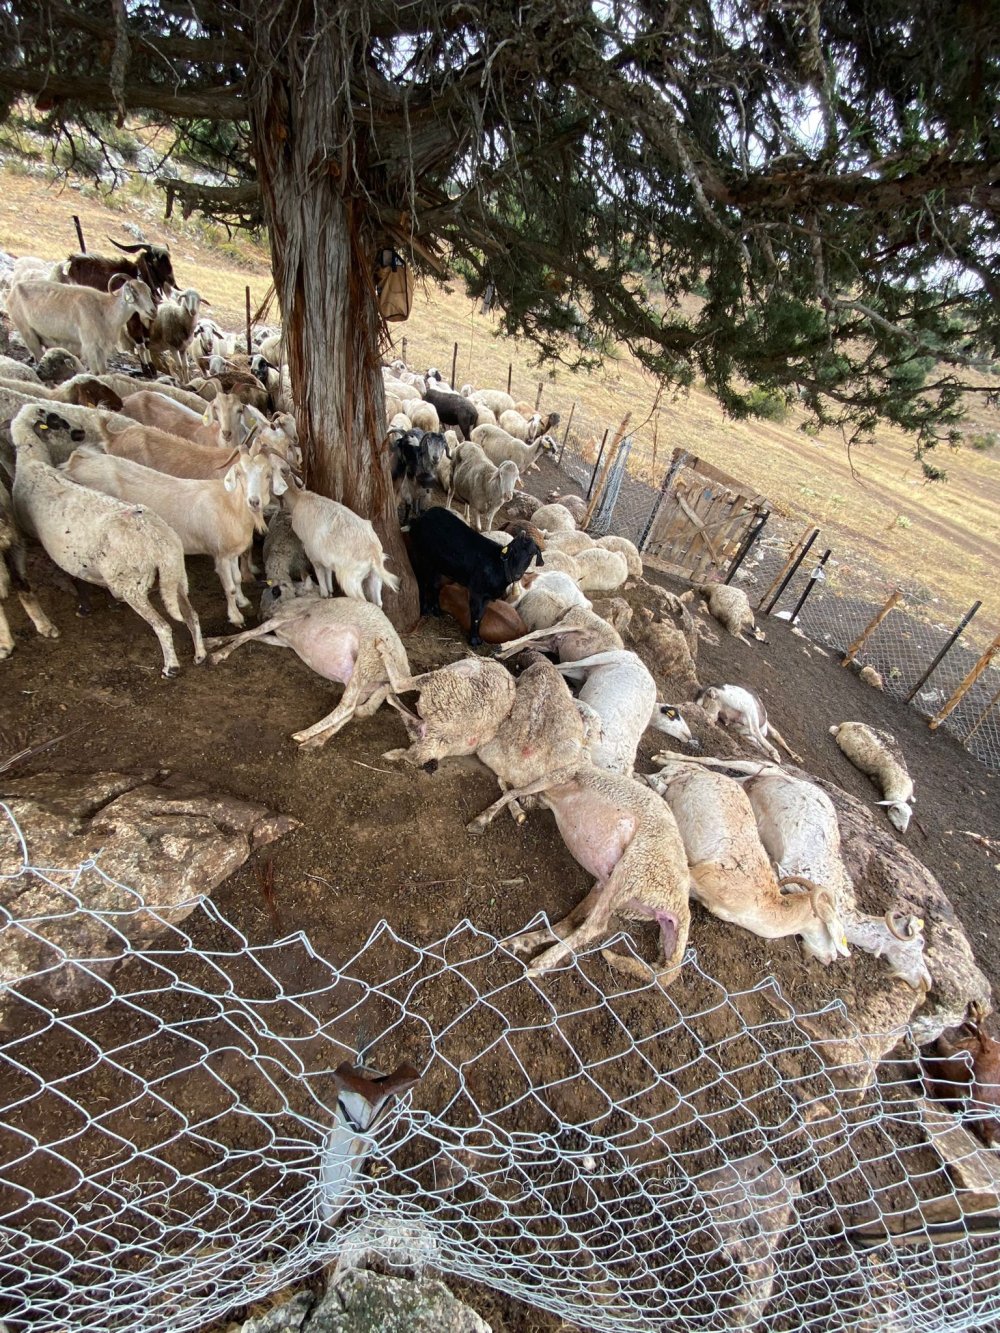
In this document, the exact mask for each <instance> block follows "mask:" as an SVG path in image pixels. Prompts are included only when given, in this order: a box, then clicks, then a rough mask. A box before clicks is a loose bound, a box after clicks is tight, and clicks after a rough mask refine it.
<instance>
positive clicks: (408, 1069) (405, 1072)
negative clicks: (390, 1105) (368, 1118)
mask: <svg viewBox="0 0 1000 1333" xmlns="http://www.w3.org/2000/svg"><path fill="white" fill-rule="evenodd" d="M333 1077H334V1079H335V1081H336V1082H337V1083H338V1084H339V1085H340V1086H341V1087H342V1088H343V1089H345V1090H347V1091H350V1092H356V1093H357V1094H358V1096H360V1097H363V1098H364V1099H365V1101H366V1102H368V1103H369V1105H370V1106H371V1108H372V1110H373V1111H376V1110H377V1109H378V1108H379V1106H381V1105H382V1103H383V1102H384V1101H385V1100H386V1099H387V1098H389V1097H399V1096H400V1095H401V1094H402V1093H404V1092H406V1091H407V1089H409V1088H412V1087H413V1085H414V1084H415V1083H416V1082H417V1081H418V1080H419V1078H420V1074H419V1072H418V1070H416V1069H415V1068H414V1066H413V1065H411V1064H401V1065H398V1066H397V1067H396V1068H395V1069H394V1070H393V1071H392V1073H391V1074H376V1075H375V1077H374V1078H371V1077H368V1076H367V1075H365V1074H364V1073H362V1071H361V1070H360V1069H358V1068H357V1067H356V1066H355V1065H350V1064H348V1063H347V1061H346V1060H345V1061H344V1063H343V1064H339V1065H338V1066H337V1068H336V1069H335V1070H334V1071H333Z"/></svg>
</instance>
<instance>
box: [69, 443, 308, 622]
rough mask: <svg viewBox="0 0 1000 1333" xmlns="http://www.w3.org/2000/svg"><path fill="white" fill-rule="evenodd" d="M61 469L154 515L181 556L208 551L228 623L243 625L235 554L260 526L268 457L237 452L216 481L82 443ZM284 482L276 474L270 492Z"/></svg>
mask: <svg viewBox="0 0 1000 1333" xmlns="http://www.w3.org/2000/svg"><path fill="white" fill-rule="evenodd" d="M65 470H66V474H67V475H68V476H69V477H71V478H72V479H73V480H74V481H77V482H79V483H80V484H81V485H82V486H91V487H93V488H94V489H95V490H98V491H103V492H104V493H105V494H106V495H113V496H115V497H116V498H117V499H119V500H127V501H129V502H131V503H132V504H143V505H146V506H147V507H148V508H149V509H151V510H152V511H153V512H154V513H157V514H159V515H160V517H161V518H162V519H163V520H164V521H165V522H166V523H168V524H169V525H170V527H171V528H173V530H174V531H175V532H176V533H177V535H178V536H179V537H180V539H181V545H182V547H183V549H184V553H185V555H209V556H211V557H212V558H213V560H214V561H215V572H216V573H217V574H218V576H219V582H220V583H221V584H222V588H223V591H224V593H225V595H226V611H227V615H228V618H229V623H230V624H231V625H242V624H244V620H243V616H242V615H241V613H240V610H239V608H240V607H247V606H249V605H250V603H249V601H248V600H247V598H246V597H244V595H243V590H242V588H241V586H240V573H239V558H240V556H241V555H242V554H243V552H244V551H245V550H246V549H247V548H248V547H249V546H250V544H251V542H252V541H253V534H254V530H255V529H256V530H257V531H259V532H263V531H264V507H265V506H266V505H267V503H268V500H269V499H270V493H271V484H272V465H271V462H270V460H269V459H268V458H267V457H265V456H263V455H258V456H257V457H251V456H250V455H249V454H240V455H239V457H238V458H237V459H236V461H235V462H234V463H233V464H232V466H231V467H230V468H229V470H228V471H227V472H226V474H225V476H224V477H222V479H221V480H197V481H193V480H190V479H188V478H184V477H171V476H168V475H167V474H166V473H163V472H155V471H154V470H153V469H152V468H148V467H143V466H142V464H140V463H133V462H132V461H131V459H128V458H113V457H111V456H110V455H107V454H100V453H98V452H97V451H96V450H94V449H89V448H85V449H78V450H77V451H76V453H75V454H73V455H71V456H70V458H69V460H68V462H67V463H66V465H65ZM285 485H286V483H285V481H284V479H283V478H282V477H281V476H280V475H279V476H278V477H277V478H276V479H275V481H274V491H275V494H276V495H280V494H281V493H282V492H283V491H284V489H285Z"/></svg>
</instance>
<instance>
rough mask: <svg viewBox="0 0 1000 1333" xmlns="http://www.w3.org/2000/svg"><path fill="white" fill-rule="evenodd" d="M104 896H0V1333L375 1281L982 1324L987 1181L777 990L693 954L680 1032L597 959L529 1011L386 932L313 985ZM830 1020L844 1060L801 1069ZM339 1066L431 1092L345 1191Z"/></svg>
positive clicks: (11, 884) (716, 1322) (829, 1323)
mask: <svg viewBox="0 0 1000 1333" xmlns="http://www.w3.org/2000/svg"><path fill="white" fill-rule="evenodd" d="M3 836H4V840H5V844H6V843H10V842H11V840H12V839H13V838H15V837H17V836H19V835H18V834H17V832H16V830H12V829H11V828H10V826H9V825H7V826H5V828H4V830H3ZM98 880H100V881H102V884H103V886H104V887H106V886H107V881H106V878H105V877H104V876H102V874H101V871H100V869H99V868H98V867H97V866H96V865H95V864H94V863H93V862H89V863H86V864H85V865H84V866H82V867H79V868H76V869H70V870H60V869H53V868H49V869H39V868H33V867H32V866H31V864H30V859H29V853H26V854H25V859H24V864H23V866H22V868H21V869H20V870H19V871H18V872H17V873H16V874H13V875H6V876H4V883H3V885H2V887H3V889H4V899H3V900H4V901H5V902H7V903H14V904H15V905H17V907H18V913H17V916H16V917H15V916H14V915H12V913H11V912H10V911H9V910H6V909H5V911H4V913H3V918H2V929H0V948H2V950H3V951H4V956H5V957H10V956H11V951H12V950H14V951H16V950H17V948H18V946H19V944H21V943H26V945H27V946H28V948H29V949H30V950H31V951H32V955H33V956H36V952H35V951H40V953H38V954H37V956H38V957H39V965H38V966H37V967H36V968H35V970H34V971H33V972H32V973H31V974H30V975H26V976H22V977H21V978H20V979H19V981H18V983H17V986H16V988H14V987H12V986H11V985H9V984H8V985H5V987H4V988H3V991H2V998H3V1001H4V1005H5V1012H6V1028H5V1031H4V1032H3V1036H2V1044H0V1068H2V1075H0V1107H2V1109H0V1235H2V1248H0V1319H2V1320H3V1322H4V1324H5V1326H6V1328H7V1329H8V1330H10V1333H14V1331H15V1330H16V1331H17V1333H21V1331H22V1330H24V1331H26V1330H28V1329H31V1330H33V1331H35V1330H45V1331H47V1333H48V1331H51V1333H55V1330H57V1329H59V1330H74V1331H76V1330H79V1331H81V1333H83V1331H84V1330H86V1331H87V1333H89V1331H90V1330H93V1331H94V1333H97V1330H126V1329H128V1330H140V1331H143V1333H146V1331H148V1333H153V1330H157V1331H159V1330H162V1329H163V1328H165V1327H168V1328H170V1329H171V1330H176V1331H180V1330H187V1329H196V1328H198V1327H201V1326H203V1325H205V1324H208V1323H210V1322H212V1321H213V1320H217V1319H219V1318H222V1317H223V1316H224V1315H225V1314H226V1312H227V1311H229V1310H231V1309H232V1308H233V1307H235V1306H238V1305H244V1304H247V1303H248V1302H250V1301H252V1300H254V1299H257V1298H259V1297H262V1296H264V1295H265V1294H267V1293H268V1292H270V1291H273V1290H275V1289H277V1288H279V1287H282V1286H284V1285H286V1284H288V1283H289V1282H292V1281H294V1280H295V1279H296V1278H298V1277H301V1276H302V1275H303V1274H304V1273H305V1271H306V1270H307V1269H308V1268H309V1267H310V1266H311V1265H313V1264H314V1263H316V1262H317V1261H325V1260H330V1259H334V1258H339V1259H341V1260H344V1259H350V1258H351V1257H352V1256H357V1255H359V1254H363V1253H372V1252H373V1253H375V1254H377V1255H380V1256H381V1257H382V1258H383V1259H384V1260H385V1261H387V1262H389V1263H391V1264H396V1265H401V1266H413V1267H418V1268H427V1267H431V1268H433V1269H435V1270H437V1271H439V1272H442V1273H444V1274H453V1275H458V1276H462V1277H466V1278H470V1279H474V1280H475V1281H478V1282H481V1283H485V1284H487V1285H490V1286H492V1287H495V1288H498V1289H500V1290H502V1291H505V1292H508V1293H510V1294H511V1295H513V1296H515V1297H519V1298H521V1299H522V1300H525V1301H527V1302H528V1303H530V1304H532V1305H535V1306H540V1307H542V1308H545V1309H547V1310H549V1311H552V1312H554V1313H555V1314H557V1315H559V1316H561V1317H562V1318H563V1319H565V1320H567V1321H569V1322H571V1323H572V1324H574V1325H577V1326H580V1327H583V1328H589V1329H600V1330H607V1331H608V1333H612V1330H613V1331H614V1333H618V1331H619V1330H623V1329H625V1330H635V1331H636V1333H639V1331H648V1333H653V1331H654V1330H656V1333H662V1330H663V1329H664V1328H668V1327H678V1326H683V1327H684V1328H686V1329H704V1330H720V1331H721V1330H729V1329H733V1328H752V1327H757V1326H761V1325H763V1326H766V1327H767V1328H769V1329H775V1330H799V1329H815V1330H820V1329H822V1330H824V1333H825V1331H826V1330H834V1331H836V1330H848V1329H850V1330H862V1329H864V1330H885V1331H886V1333H889V1331H890V1330H892V1333H896V1331H897V1330H900V1329H912V1330H928V1333H930V1330H934V1333H941V1330H959V1329H972V1328H983V1327H985V1326H986V1325H987V1324H988V1322H989V1321H990V1320H992V1319H994V1318H996V1317H997V1316H998V1315H1000V1282H998V1277H1000V1250H998V1248H997V1244H998V1242H997V1240H996V1238H995V1237H990V1236H988V1235H985V1236H975V1235H973V1234H971V1233H970V1232H969V1230H968V1229H966V1228H965V1227H964V1226H963V1225H961V1224H959V1223H960V1220H961V1218H962V1214H963V1212H966V1211H969V1210H970V1209H973V1208H974V1209H977V1210H979V1211H981V1210H982V1209H983V1208H984V1207H988V1206H990V1205H989V1204H987V1203H984V1200H985V1199H987V1198H995V1196H996V1195H997V1193H998V1192H1000V1172H998V1171H997V1168H996V1166H995V1159H994V1158H991V1156H990V1155H989V1154H988V1152H987V1151H986V1150H985V1149H982V1148H981V1147H980V1146H978V1145H977V1141H976V1140H975V1139H973V1138H972V1137H971V1135H970V1134H969V1133H968V1130H967V1129H965V1128H963V1127H961V1126H960V1125H959V1124H958V1122H957V1119H956V1118H955V1117H952V1116H949V1115H947V1114H946V1113H944V1112H942V1111H940V1110H935V1109H933V1108H930V1107H928V1106H927V1105H926V1104H921V1103H918V1102H917V1101H915V1099H914V1092H915V1089H914V1083H913V1067H912V1066H911V1065H910V1064H909V1062H908V1059H907V1057H906V1052H905V1051H904V1052H903V1055H902V1056H901V1057H900V1060H899V1061H898V1062H895V1063H893V1062H891V1061H883V1062H882V1063H881V1064H880V1065H879V1066H878V1068H877V1070H876V1068H875V1067H874V1066H872V1065H870V1064H865V1062H864V1061H862V1062H861V1063H860V1064H859V1063H858V1058H857V1051H858V1050H859V1049H861V1047H859V1046H858V1045H857V1043H856V1042H854V1041H853V1039H852V1034H851V1028H850V1022H849V1019H848V1017H847V1011H846V1010H845V1009H844V1006H843V1005H840V1004H836V1005H834V1006H833V1007H832V1008H831V1009H829V1010H824V1011H819V1012H816V1013H811V1014H798V1015H795V1014H794V1013H793V1011H792V1010H791V1009H790V1006H788V1004H787V1003H786V1002H784V1001H783V999H782V997H781V996H780V994H779V993H778V991H777V987H776V983H775V982H774V980H773V979H772V978H768V977H764V978H762V979H761V981H760V984H759V985H757V986H755V987H754V988H753V989H751V990H748V991H743V992H738V993H727V991H726V989H725V987H724V986H723V985H721V984H720V983H718V982H716V981H714V980H713V979H712V978H711V977H708V976H707V975H706V974H705V973H703V972H702V971H701V970H700V969H699V967H698V963H697V960H696V959H695V958H694V957H693V956H692V955H690V954H689V956H688V959H687V961H686V964H685V966H686V968H687V969H688V977H689V978H693V979H694V980H696V981H697V983H698V986H697V994H698V995H699V996H701V997H702V998H701V1000H700V1001H699V1003H698V1004H696V1005H695V1006H694V1007H693V1009H692V1010H691V1011H690V1012H681V1010H680V1009H679V1008H678V1007H677V1005H676V1003H675V1002H674V1001H673V1000H672V999H671V998H670V996H669V994H664V993H663V992H662V991H660V990H659V989H658V988H657V987H655V986H654V985H652V984H650V985H649V986H643V985H635V984H632V985H629V986H626V987H625V988H622V987H621V984H620V982H616V983H615V984H613V985H609V984H608V983H607V981H606V978H607V976H608V975H609V974H608V973H607V970H606V969H605V968H602V965H601V963H600V960H599V957H598V956H597V955H586V956H583V957H581V958H580V959H579V960H578V961H577V962H576V963H575V964H574V966H573V967H572V968H569V969H566V970H564V971H563V972H561V973H560V974H559V975H558V977H557V978H555V979H553V978H545V979H543V981H541V982H536V981H534V980H532V979H531V978H529V977H528V976H527V975H526V972H525V967H524V964H523V962H521V961H520V960H518V959H516V958H515V957H514V956H513V955H512V954H511V953H510V951H509V950H508V949H507V948H506V947H505V946H504V944H503V943H502V942H501V941H500V940H498V939H496V938H494V937H493V936H491V935H489V934H485V933H483V932H482V931H479V930H477V929H475V928H474V927H473V926H472V925H471V924H470V923H469V922H468V921H466V922H462V923H461V924H459V925H457V926H455V928H454V929H452V930H451V931H449V932H448V933H447V934H445V935H444V936H443V937H442V938H440V939H437V940H433V941H431V942H425V943H423V944H420V945H418V944H415V943H413V942H411V941H408V940H406V939H403V938H400V937H399V936H398V935H397V934H396V933H394V932H393V930H392V929H391V928H390V927H389V926H388V925H387V924H385V923H384V922H383V923H382V924H381V925H380V926H379V927H378V929H376V930H375V931H374V933H373V934H372V935H371V936H370V937H369V939H368V940H367V941H366V942H365V944H364V945H363V947H362V948H361V949H359V950H358V952H357V953H356V954H355V956H354V957H352V958H349V959H345V960H340V961H339V962H338V963H337V964H336V965H334V963H332V962H330V961H329V960H326V959H324V958H322V957H320V956H319V955H318V954H317V953H316V951H315V950H314V949H313V948H312V946H311V945H310V942H309V940H308V939H307V938H306V936H305V935H303V934H301V933H300V934H297V935H294V936H292V937H289V938H287V939H283V940H281V941H278V942H276V943H268V944H263V945H261V944H257V945H254V944H251V943H250V942H249V941H248V940H247V939H246V938H245V937H244V936H243V935H241V934H240V932H239V931H238V930H236V929H235V928H234V927H233V926H232V925H231V924H230V923H228V922H227V921H226V920H225V919H224V918H223V917H222V916H221V915H220V913H219V912H218V910H217V909H216V908H215V907H214V906H213V904H212V903H211V901H209V900H197V901H196V902H195V903H194V904H193V908H192V910H191V912H190V914H189V915H188V916H186V917H185V919H184V921H183V923H182V924H171V920H170V918H169V916H164V917H163V918H162V921H161V924H162V930H161V932H160V934H159V935H158V936H157V937H156V938H155V939H154V940H153V941H152V943H150V944H149V945H148V946H147V947H144V948H141V949H132V948H130V947H129V945H128V943H127V941H128V938H129V936H130V934H132V929H131V924H130V923H129V922H127V921H126V918H127V917H130V916H132V915H134V914H138V913H142V914H144V918H145V921H146V924H147V926H148V925H149V924H150V923H153V924H155V922H156V919H157V913H156V907H155V904H148V903H145V902H143V900H142V897H141V894H139V893H138V892H137V891H136V890H135V889H132V888H130V887H128V886H122V885H118V886H113V887H115V888H117V889H119V890H120V892H121V899H120V900H121V902H122V906H121V908H120V909H116V910H106V911H103V912H101V913H99V914H95V913H93V912H92V911H90V910H88V908H87V907H86V902H87V901H88V898H89V897H90V896H91V893H92V890H93V888H94V885H95V883H96V881H98ZM43 886H44V888H45V891H46V893H47V894H48V895H49V909H48V911H47V913H46V914H44V915H39V914H37V913H36V914H32V901H33V894H34V893H35V890H36V889H38V888H40V887H43ZM52 893H56V894H57V895H58V896H59V899H60V901H61V902H62V904H63V906H62V909H61V910H59V911H53V910H52V907H51V901H52V900H51V894H52ZM36 901H37V899H36ZM67 920H70V921H72V922H79V925H80V935H79V938H80V939H81V941H87V940H90V941H93V940H96V939H104V940H106V941H107V943H106V944H105V945H103V946H102V947H100V948H93V947H91V948H89V949H88V950H87V952H86V954H84V953H83V949H84V948H86V945H83V946H82V948H81V956H79V957H69V956H67V954H66V952H65V950H64V949H61V948H59V947H57V946H56V945H54V944H49V943H47V942H46V941H47V940H48V938H49V936H50V935H51V934H52V933H53V927H54V926H55V925H59V926H62V925H65V923H66V921H67ZM58 937H59V938H61V939H65V935H64V934H62V933H61V932H60V934H59V936H58ZM619 947H626V948H628V947H630V946H629V945H628V943H627V941H626V942H625V943H624V944H623V945H620V946H619ZM609 991H610V993H609ZM834 1010H835V1011H836V1017H837V1024H838V1030H839V1031H840V1032H841V1033H842V1034H845V1035H844V1036H843V1037H842V1045H841V1046H840V1047H839V1049H841V1050H842V1051H843V1058H842V1059H841V1058H839V1057H838V1056H837V1054H836V1050H837V1049H838V1047H837V1043H834V1044H833V1047H832V1054H831V1048H830V1046H829V1043H828V1044H827V1048H826V1051H825V1055H824V1056H823V1057H822V1058H821V1056H820V1054H819V1053H818V1049H817V1043H816V1041H815V1040H814V1039H813V1038H812V1037H810V1035H809V1033H810V1032H815V1030H816V1024H817V1023H822V1022H823V1020H824V1015H829V1014H832V1013H833V1012H834ZM854 1035H856V1036H858V1037H859V1038H860V1034H854ZM895 1035H898V1036H902V1035H903V1034H902V1033H899V1034H895ZM889 1044H891V1043H886V1042H883V1043H882V1048H883V1049H885V1048H887V1046H888V1045H889ZM359 1055H363V1058H364V1060H365V1062H366V1063H367V1064H368V1065H369V1066H372V1067H375V1068H381V1069H384V1070H388V1069H391V1068H393V1067H394V1066H395V1065H397V1064H398V1063H399V1062H401V1061H404V1060H405V1061H409V1062H412V1063H413V1064H415V1065H416V1066H417V1067H418V1069H419V1070H420V1071H421V1079H420V1081H419V1083H418V1084H417V1086H416V1088H415V1089H413V1091H412V1092H411V1093H409V1094H408V1095H407V1096H406V1097H405V1098H404V1099H403V1100H401V1101H399V1102H397V1103H395V1104H394V1106H393V1108H392V1110H391V1112H390V1114H389V1115H388V1116H387V1117H386V1118H385V1119H383V1120H381V1121H380V1122H379V1124H378V1126H377V1129H375V1130H373V1131H372V1132H371V1134H363V1133H362V1134H359V1135H358V1136H357V1139H356V1150H355V1156H354V1158H353V1159H352V1161H351V1163H350V1169H349V1170H348V1171H347V1172H346V1173H345V1171H344V1170H343V1169H342V1168H343V1165H344V1163H343V1156H342V1135H343V1129H344V1122H343V1119H342V1114H341V1110H340V1108H339V1107H338V1101H337V1091H336V1087H335V1080H334V1077H333V1070H334V1069H335V1068H336V1066H337V1065H338V1064H339V1063H340V1062H341V1061H342V1060H343V1059H344V1058H345V1057H346V1058H348V1059H351V1060H357V1059H358V1057H359ZM353 1132H354V1131H353V1130H352V1134H353ZM338 1135H340V1136H341V1137H340V1139H338ZM945 1138H947V1140H948V1142H947V1144H944V1145H943V1140H944V1139H945ZM338 1144H339V1145H340V1146H339V1147H338ZM991 1173H992V1174H991ZM972 1180H975V1181H977V1182H978V1186H977V1189H978V1193H976V1194H975V1198H974V1199H973V1195H972V1193H971V1192H970V1189H969V1182H970V1181H972ZM949 1223H952V1224H955V1225H954V1227H953V1229H954V1231H955V1235H954V1236H952V1237H951V1238H950V1239H948V1238H947V1237H944V1238H942V1237H941V1236H940V1235H936V1234H935V1229H936V1228H937V1229H940V1227H941V1225H942V1224H945V1225H947V1224H949ZM858 1227H861V1228H867V1230H866V1231H864V1232H863V1234H862V1237H861V1238H860V1239H859V1236H858V1234H856V1233H855V1232H853V1231H852V1228H858ZM887 1232H893V1233H901V1232H905V1233H907V1234H906V1236H905V1237H903V1238H902V1239H904V1240H905V1242H906V1243H905V1245H903V1244H893V1243H890V1242H889V1241H888V1240H887V1239H886V1234H887ZM943 1240H947V1241H948V1243H947V1244H945V1243H943ZM935 1242H936V1243H935Z"/></svg>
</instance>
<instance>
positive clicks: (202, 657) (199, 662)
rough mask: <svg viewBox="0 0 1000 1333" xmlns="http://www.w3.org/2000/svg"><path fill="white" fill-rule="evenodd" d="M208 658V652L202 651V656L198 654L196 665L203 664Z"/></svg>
mask: <svg viewBox="0 0 1000 1333" xmlns="http://www.w3.org/2000/svg"><path fill="white" fill-rule="evenodd" d="M207 658H208V654H207V653H202V654H201V656H200V657H199V656H198V655H197V654H196V655H195V659H194V664H195V666H201V665H202V663H203V662H205V661H206V660H207Z"/></svg>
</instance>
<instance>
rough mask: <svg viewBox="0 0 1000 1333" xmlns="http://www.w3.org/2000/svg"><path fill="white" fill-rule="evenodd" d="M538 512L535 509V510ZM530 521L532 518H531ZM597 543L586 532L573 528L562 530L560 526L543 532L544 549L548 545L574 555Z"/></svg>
mask: <svg viewBox="0 0 1000 1333" xmlns="http://www.w3.org/2000/svg"><path fill="white" fill-rule="evenodd" d="M535 512H536V513H537V512H538V511H537V510H536V511H535ZM532 522H534V520H533V519H532ZM596 545H597V543H596V542H595V541H594V539H593V537H591V536H590V534H589V533H587V532H578V531H576V530H575V529H569V530H564V529H562V528H560V529H559V530H558V531H556V532H547V533H546V534H545V549H546V550H548V549H549V548H550V547H551V548H552V549H553V550H556V551H565V552H566V554H567V555H572V556H576V555H579V554H580V552H581V551H591V550H593V548H594V547H595V546H596Z"/></svg>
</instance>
